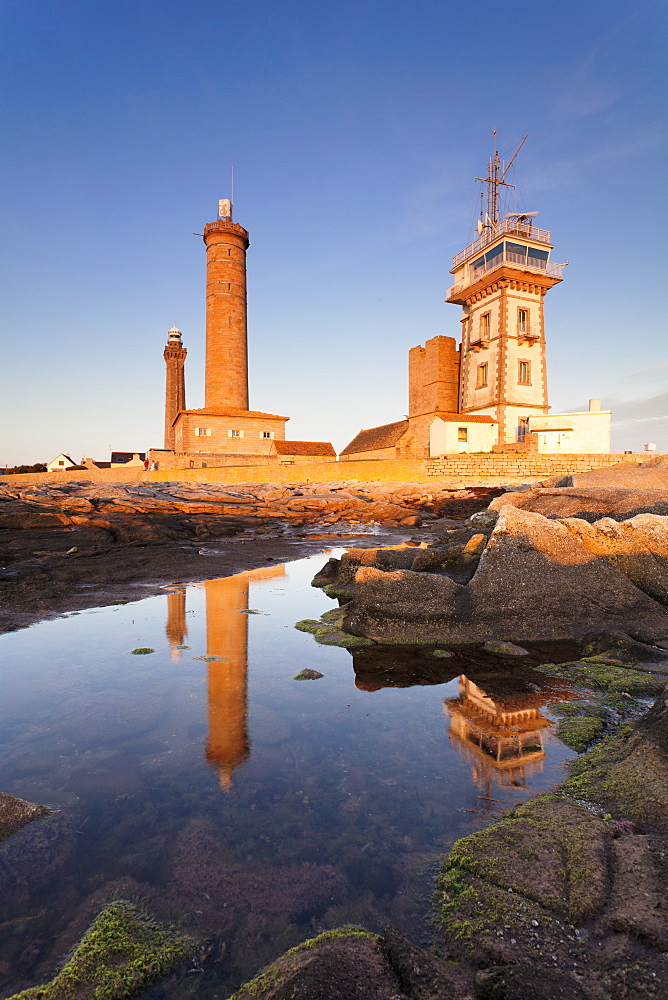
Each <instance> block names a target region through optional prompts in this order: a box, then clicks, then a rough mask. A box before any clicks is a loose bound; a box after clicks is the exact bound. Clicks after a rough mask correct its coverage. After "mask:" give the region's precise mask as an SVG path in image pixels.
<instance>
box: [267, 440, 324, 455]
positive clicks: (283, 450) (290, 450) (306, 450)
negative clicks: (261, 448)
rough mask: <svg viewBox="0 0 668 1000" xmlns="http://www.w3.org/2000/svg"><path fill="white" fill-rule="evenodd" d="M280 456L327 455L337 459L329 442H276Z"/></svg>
mask: <svg viewBox="0 0 668 1000" xmlns="http://www.w3.org/2000/svg"><path fill="white" fill-rule="evenodd" d="M274 446H275V448H276V452H277V454H278V455H327V456H330V457H336V452H335V451H334V448H333V446H332V445H331V444H330V443H329V441H274Z"/></svg>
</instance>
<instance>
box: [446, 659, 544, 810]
mask: <svg viewBox="0 0 668 1000" xmlns="http://www.w3.org/2000/svg"><path fill="white" fill-rule="evenodd" d="M545 703H546V701H545V698H543V697H541V695H540V694H539V693H535V694H529V693H528V692H526V691H524V692H522V694H520V695H517V696H515V697H512V696H509V697H504V698H503V699H501V698H498V699H496V700H495V699H494V698H492V697H491V696H490V695H489V694H487V693H486V692H485V691H483V689H482V688H480V687H478V685H477V684H475V683H474V682H473V681H472V680H470V679H469V678H468V677H466V676H465V675H464V674H461V675H460V677H459V697H458V698H448V699H446V701H444V702H443V712H444V713H445V712H446V711H447V713H448V715H449V716H450V742H451V743H452V744H453V745H454V746H455V747H456V748H457V749H458V750H459V752H460V753H461V754H463V756H464V757H465V758H466V759H467V760H468V762H469V764H470V767H471V772H472V775H473V780H474V782H475V784H476V785H477V787H478V788H480V789H481V791H484V792H485V794H489V790H490V788H491V787H492V783H493V782H496V783H497V784H498V785H500V786H502V787H508V788H511V787H514V788H522V787H524V785H525V784H526V781H527V779H528V778H529V777H530V776H531V775H532V774H537V773H539V772H540V771H542V769H543V760H544V759H545V751H544V749H543V730H544V729H546V728H547V727H548V726H550V725H551V723H550V721H549V720H548V719H546V718H545V716H544V715H543V714H542V713H541V711H540V709H541V707H542V706H543V705H544V704H545Z"/></svg>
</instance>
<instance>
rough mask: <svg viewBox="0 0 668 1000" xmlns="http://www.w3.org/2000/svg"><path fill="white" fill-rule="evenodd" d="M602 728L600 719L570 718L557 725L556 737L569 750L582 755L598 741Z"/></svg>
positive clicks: (586, 717) (589, 717)
mask: <svg viewBox="0 0 668 1000" xmlns="http://www.w3.org/2000/svg"><path fill="white" fill-rule="evenodd" d="M604 728H605V726H604V725H603V723H602V722H601V720H600V719H594V718H592V717H591V716H571V718H566V719H562V721H561V722H560V723H559V726H558V727H557V736H558V737H559V739H560V740H561V742H562V743H565V744H566V746H567V747H570V748H571V750H575V751H576V752H577V753H582V752H583V750H586V749H587V747H589V746H591V744H592V743H593V742H594V740H597V739H598V737H599V736H600V735H601V733H602V732H603V730H604Z"/></svg>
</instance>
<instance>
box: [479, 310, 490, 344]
mask: <svg viewBox="0 0 668 1000" xmlns="http://www.w3.org/2000/svg"><path fill="white" fill-rule="evenodd" d="M491 315H492V314H491V313H483V314H482V316H481V317H480V336H481V338H482V339H483V340H489V330H490V325H491V323H490V320H491Z"/></svg>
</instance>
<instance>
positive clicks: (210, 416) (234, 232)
mask: <svg viewBox="0 0 668 1000" xmlns="http://www.w3.org/2000/svg"><path fill="white" fill-rule="evenodd" d="M203 238H204V244H205V246H206V354H205V375H204V387H205V391H204V407H203V408H202V409H198V410H188V409H186V399H185V378H184V364H185V359H186V354H187V352H186V349H185V347H184V346H183V343H182V339H181V333H180V331H179V330H177V329H176V327H174V329H172V330H170V331H169V334H168V342H167V347H166V348H165V352H164V358H165V363H166V366H167V376H166V390H165V446H164V450H163V451H162V452H159V451H158V450H156V449H153V450H152V452H151V456H152V458H153V459H159V460H160V461H162V462H169V463H172V464H175V465H176V466H178V465H186V466H187V465H188V464H190V465H198V466H201V465H207V464H208V460H209V459H211V460H212V464H216V465H220V464H221V459H225V458H227V457H228V456H229V458H230V461H241V462H242V463H243V461H244V459H245V458H248V459H257V458H258V457H260V456H270V455H272V454H275V446H274V441H284V440H285V424H286V422H287V420H288V419H289V418H288V417H282V416H278V415H277V414H275V413H264V412H262V411H260V410H250V409H249V408H248V406H249V401H248V342H247V321H246V251H247V250H248V246H249V243H250V240H249V238H248V232H247V230H245V229H244V228H243V226H240V225H239V224H238V223H237V222H234V221H233V220H232V203H231V201H230V200H229V199H226V198H224V199H222V200H221V201H219V203H218V218H217V219H216V221H215V222H209V223H207V225H206V226H205V227H204V233H203ZM222 464H226V463H225V462H223V463H222Z"/></svg>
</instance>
